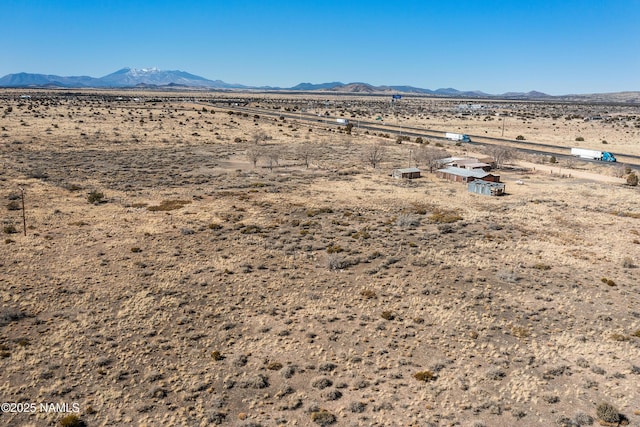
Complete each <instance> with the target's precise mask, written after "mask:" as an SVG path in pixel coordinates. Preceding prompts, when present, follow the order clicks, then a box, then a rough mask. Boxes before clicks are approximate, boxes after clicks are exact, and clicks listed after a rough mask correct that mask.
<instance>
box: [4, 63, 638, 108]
mask: <svg viewBox="0 0 640 427" xmlns="http://www.w3.org/2000/svg"><path fill="white" fill-rule="evenodd" d="M0 87H12V88H135V87H138V88H163V87H164V88H196V89H245V90H274V91H277V90H287V91H299V92H335V93H354V94H358V93H361V94H376V93H403V94H421V95H433V96H442V97H454V98H501V99H558V100H578V101H587V100H594V101H597V102H607V101H609V100H610V101H612V102H630V103H640V92H633V91H631V92H619V93H611V94H608V93H604V94H584V95H579V94H574V95H563V96H552V95H547V94H546V93H543V92H538V91H530V92H507V93H503V94H498V95H492V94H488V93H485V92H482V91H460V90H457V89H454V88H440V89H436V90H431V89H423V88H418V87H414V86H406V85H404V86H403V85H397V86H373V85H370V84H368V83H362V82H354V83H342V82H330V83H318V84H314V83H300V84H298V85H296V86H293V87H290V88H280V87H271V86H263V87H256V86H245V85H241V84H234V83H226V82H223V81H222V80H209V79H206V78H204V77H200V76H197V75H195V74H191V73H188V72H186V71H178V70H173V71H163V70H159V69H158V68H141V69H136V68H122V69H120V70H118V71H115V72H113V73H111V74H108V75H106V76H103V77H99V78H96V77H90V76H68V77H65V76H57V75H51V74H30V73H16V74H7V75H6V76H4V77H2V78H0Z"/></svg>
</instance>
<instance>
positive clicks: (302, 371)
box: [0, 91, 640, 427]
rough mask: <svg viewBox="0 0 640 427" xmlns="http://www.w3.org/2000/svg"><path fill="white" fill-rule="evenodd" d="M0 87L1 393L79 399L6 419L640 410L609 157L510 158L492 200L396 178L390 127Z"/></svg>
mask: <svg viewBox="0 0 640 427" xmlns="http://www.w3.org/2000/svg"><path fill="white" fill-rule="evenodd" d="M3 95H4V98H3V101H2V102H3V104H2V108H1V110H2V112H3V116H2V121H1V122H0V126H1V127H2V130H1V132H0V138H1V139H0V163H1V164H2V169H1V170H0V196H1V197H2V200H3V204H2V212H3V216H2V221H3V242H1V243H0V264H1V265H0V365H1V367H2V369H1V370H0V396H1V397H2V401H3V402H14V403H16V406H15V408H16V410H17V403H18V402H21V403H30V402H33V403H37V404H39V403H58V404H68V412H64V411H63V412H60V411H58V412H55V411H54V412H47V411H45V410H43V409H40V407H39V406H38V407H37V410H36V411H35V413H17V412H16V411H14V412H11V411H9V412H1V413H0V423H2V424H5V425H25V426H53V425H61V424H62V423H63V418H64V417H73V416H77V417H78V419H77V420H76V419H73V418H66V420H64V422H65V423H69V422H76V424H67V425H80V424H79V423H80V422H82V423H84V424H85V425H87V426H121V425H148V426H155V425H177V426H208V425H229V426H245V427H246V426H287V425H298V426H308V425H309V426H314V425H339V426H343V425H344V426H393V425H398V426H451V425H461V426H475V427H479V426H506V425H514V426H531V427H533V426H542V425H545V426H547V425H561V426H576V425H597V423H598V418H602V417H603V416H604V415H603V414H602V410H601V411H600V412H599V411H598V407H599V406H600V405H601V404H603V403H607V404H610V405H613V407H614V409H613V411H611V412H612V414H610V416H612V417H615V416H616V415H617V416H618V418H619V419H621V420H623V421H624V423H628V425H631V426H639V425H640V394H639V389H638V381H639V378H640V310H639V309H638V307H639V306H640V281H639V279H640V276H639V271H640V269H638V268H637V267H636V266H637V265H638V264H639V263H640V257H639V256H638V248H639V247H640V246H639V245H640V222H639V221H640V195H639V193H638V188H637V187H636V188H634V187H629V186H626V185H623V184H622V183H621V182H620V181H619V179H617V178H616V179H617V181H614V180H613V178H612V177H613V176H614V174H613V173H612V171H613V169H609V168H607V167H606V165H597V164H584V165H582V164H580V165H573V166H574V168H573V169H567V170H566V171H565V168H564V167H563V168H562V170H559V169H558V166H555V165H554V166H553V167H550V166H549V165H548V164H544V165H543V164H540V163H532V164H528V163H522V162H521V161H519V162H520V163H518V164H511V163H509V164H507V165H506V167H505V168H504V169H502V170H500V171H498V172H499V174H500V175H501V177H502V180H503V181H504V182H505V183H506V186H507V193H508V194H507V195H506V196H504V197H500V198H491V197H486V196H479V195H475V194H471V193H469V192H468V191H467V190H466V187H465V186H464V185H462V184H458V183H453V182H448V181H442V180H440V179H438V178H436V176H435V175H434V174H430V173H428V172H425V173H424V176H423V177H422V178H420V179H417V180H411V181H409V180H396V179H393V178H391V177H390V176H389V174H390V172H391V170H392V169H393V168H395V167H399V166H405V165H406V163H407V161H408V159H409V155H410V153H409V152H410V151H411V156H412V158H413V159H415V158H416V157H415V155H416V154H417V153H418V152H419V151H420V150H422V148H420V147H418V146H417V145H416V144H414V143H403V144H396V143H395V142H394V141H393V140H390V139H389V138H385V137H384V136H381V135H372V134H368V135H365V134H359V135H355V134H354V135H351V136H349V135H347V134H346V133H345V131H344V130H342V129H336V128H322V127H313V128H312V129H311V131H310V130H309V128H308V127H303V126H301V125H298V124H294V123H291V122H290V121H288V120H281V119H278V118H275V119H274V118H265V117H261V116H260V117H257V118H256V117H254V116H253V115H246V116H244V115H242V114H240V115H238V114H235V113H231V114H230V113H229V112H228V111H226V109H225V108H224V107H223V106H218V107H215V108H205V109H204V110H203V106H202V105H200V104H198V105H193V104H188V105H185V103H184V102H183V101H182V100H180V99H177V98H176V97H177V95H175V94H169V95H166V96H167V99H166V100H162V101H158V98H160V97H162V96H165V94H158V93H151V94H145V93H136V94H135V97H136V98H137V97H141V98H139V99H141V101H133V100H130V101H129V100H124V99H118V97H127V96H133V95H132V94H129V93H122V94H117V96H116V94H111V93H106V94H105V93H103V92H100V93H84V92H83V93H81V94H67V93H62V94H61V93H59V92H53V93H44V94H41V95H39V96H40V97H36V96H35V95H36V94H35V93H34V97H33V98H32V100H31V101H30V102H26V101H24V100H20V99H19V94H18V93H16V92H11V91H9V92H5V93H4V94H3ZM107 95H109V96H107ZM110 95H113V97H110ZM225 96H231V95H228V94H227V95H225ZM221 98H222V97H221ZM263 98H264V99H262V98H261V99H259V100H254V101H252V102H256V103H260V104H262V107H267V106H268V107H269V108H271V109H274V108H276V107H277V108H281V109H282V111H285V110H284V109H285V108H290V109H291V108H294V107H295V105H309V103H310V102H311V101H310V100H308V99H299V98H295V97H294V98H291V99H289V98H286V97H284V96H278V97H271V98H269V97H264V96H263ZM342 99H344V100H345V101H344V102H345V103H344V105H342V106H340V108H342V109H344V110H345V114H359V113H358V112H357V111H358V110H359V109H360V110H363V109H365V108H369V109H370V110H371V111H366V112H367V114H370V115H373V114H377V109H379V108H382V107H383V106H384V104H383V103H381V104H376V103H375V102H377V101H375V100H374V101H375V102H374V103H372V102H373V101H367V102H368V103H363V102H365V101H366V100H364V101H363V100H361V99H359V98H348V97H347V98H342ZM146 101H149V102H146ZM380 102H382V101H380ZM278 103H280V104H278ZM296 103H297V104H296ZM9 107H11V108H10V109H9ZM262 107H261V108H262ZM419 107H420V105H418V103H417V101H416V108H419ZM450 107H451V105H450V101H446V102H440V101H435V100H425V101H424V105H422V111H418V110H416V111H415V115H416V119H415V120H416V121H418V119H419V120H425V121H426V120H427V118H426V117H427V116H428V117H430V118H429V119H428V120H436V119H438V120H441V119H442V120H444V119H445V118H444V117H442V116H443V115H450V114H451V112H450ZM528 107H529V106H528V105H516V106H514V107H513V108H518V109H519V110H518V111H522V112H525V111H531V113H532V114H538V115H539V114H547V112H549V113H550V112H551V111H553V109H555V108H558V107H557V106H544V105H538V104H536V105H533V106H531V110H528ZM566 108H567V109H570V111H571V112H572V113H573V112H576V111H581V109H582V110H583V111H582V112H583V114H584V115H588V114H594V111H596V110H598V109H599V108H600V107H599V106H596V107H592V106H571V105H570V106H566ZM545 109H548V110H545ZM611 109H613V108H611ZM620 109H621V110H622V109H623V107H620ZM212 110H213V112H212ZM432 110H433V112H432V113H430V111H432ZM438 111H443V113H438ZM514 111H515V110H514ZM364 112H365V110H363V114H364ZM380 113H381V114H385V110H380ZM387 113H389V111H387ZM407 113H408V112H407ZM420 114H422V117H421V118H419V117H418V116H419V115H420ZM563 114H568V112H565V113H563ZM620 114H627V113H626V112H620ZM563 117H564V116H563ZM412 120H413V119H412ZM446 120H449V119H448V118H447V119H446ZM451 120H454V119H453V118H452V119H451ZM455 120H458V119H455ZM460 120H462V119H460ZM545 120H546V119H545ZM558 120H559V119H558ZM575 120H577V119H571V120H570V121H571V122H574V121H575ZM527 121H532V122H533V123H532V125H533V124H534V123H538V122H536V119H535V118H527ZM628 122H629V123H634V119H629V120H628ZM447 123H449V122H447ZM598 123H600V122H598ZM478 125H479V123H478ZM493 125H495V123H493ZM589 125H590V124H589ZM604 125H605V123H604V121H603V126H604ZM524 126H525V128H526V126H528V124H527V123H525V125H524ZM536 126H538V125H536ZM608 126H609V124H606V126H604V127H603V128H602V129H599V130H598V132H600V133H601V132H602V131H603V130H607V129H608ZM615 126H616V127H615V129H617V131H620V132H622V133H621V134H624V132H626V131H624V130H621V129H625V128H624V127H623V126H622V125H618V124H616V125H615ZM562 128H563V127H560V129H562ZM618 128H620V129H618ZM554 129H555V128H553V127H549V129H547V131H546V132H547V133H545V135H547V136H545V138H548V140H550V141H551V140H554V137H553V135H554V132H556V130H554ZM489 130H490V129H487V131H489ZM539 130H540V132H541V133H542V131H543V127H542V126H541V125H540V129H539ZM493 131H494V130H492V132H493ZM558 132H559V131H558ZM594 132H595V131H594ZM630 132H631V131H630ZM569 135H573V131H571V132H567V133H565V139H566V137H568V136H569ZM584 135H587V134H584ZM594 135H596V133H594ZM587 136H588V135H587ZM610 139H611V141H610V142H609V143H610V144H611V145H612V146H613V145H614V140H613V138H610ZM380 144H381V145H380ZM434 145H435V143H431V144H430V145H429V146H427V148H433V146H434ZM622 146H623V144H620V145H619V146H617V147H616V148H621V147H622ZM375 147H378V148H379V147H382V148H383V156H382V157H381V159H380V161H379V162H378V164H377V167H376V168H373V167H372V166H371V162H370V158H371V155H372V149H373V148H375ZM438 148H439V149H446V150H447V151H448V153H449V154H460V151H459V150H462V149H463V148H464V147H462V148H461V147H456V146H454V145H445V146H443V147H438ZM255 149H257V150H259V156H258V157H257V159H256V165H255V167H254V165H253V162H252V161H251V159H250V156H249V155H248V153H250V152H251V150H255ZM635 150H636V148H635V146H633V147H631V146H630V147H629V153H632V152H634V151H635ZM418 158H420V156H418ZM307 164H308V167H307ZM523 166H524V167H523ZM534 167H535V170H534ZM577 167H580V168H582V169H577ZM547 168H550V169H547ZM598 172H599V173H598ZM569 175H570V176H569ZM517 181H522V182H523V183H524V185H517V184H516V182H517ZM20 188H24V189H25V190H26V219H27V236H23V235H22V234H21V233H22V215H21V213H22V212H21V210H20V209H19V207H17V206H16V203H19V202H21V201H20V197H19V195H20V190H19V189H20ZM12 202H13V203H12ZM74 404H76V405H77V411H75V410H74V408H76V406H74ZM23 408H24V406H23ZM10 409H11V408H10ZM59 409H60V408H59ZM62 409H64V407H63V408H62ZM616 424H617V423H614V424H613V425H616Z"/></svg>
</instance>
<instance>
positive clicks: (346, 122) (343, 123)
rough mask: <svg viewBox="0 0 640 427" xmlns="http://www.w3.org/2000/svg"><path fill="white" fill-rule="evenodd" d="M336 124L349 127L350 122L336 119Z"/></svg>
mask: <svg viewBox="0 0 640 427" xmlns="http://www.w3.org/2000/svg"><path fill="white" fill-rule="evenodd" d="M336 123H338V124H339V125H348V124H349V120H347V119H336Z"/></svg>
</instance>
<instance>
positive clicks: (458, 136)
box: [444, 132, 471, 142]
mask: <svg viewBox="0 0 640 427" xmlns="http://www.w3.org/2000/svg"><path fill="white" fill-rule="evenodd" d="M444 137H445V138H447V139H450V140H452V141H464V142H471V138H469V135H466V134H464V133H452V132H447V133H445V134H444Z"/></svg>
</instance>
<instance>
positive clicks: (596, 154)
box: [571, 148, 616, 162]
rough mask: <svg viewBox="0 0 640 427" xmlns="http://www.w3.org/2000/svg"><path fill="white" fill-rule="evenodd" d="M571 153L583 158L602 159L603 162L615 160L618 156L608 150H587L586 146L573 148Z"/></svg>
mask: <svg viewBox="0 0 640 427" xmlns="http://www.w3.org/2000/svg"><path fill="white" fill-rule="evenodd" d="M571 155H572V156H576V157H580V158H581V159H590V160H600V161H602V162H615V161H616V157H615V156H614V155H613V154H611V153H609V152H608V151H598V150H587V149H584V148H572V149H571Z"/></svg>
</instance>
